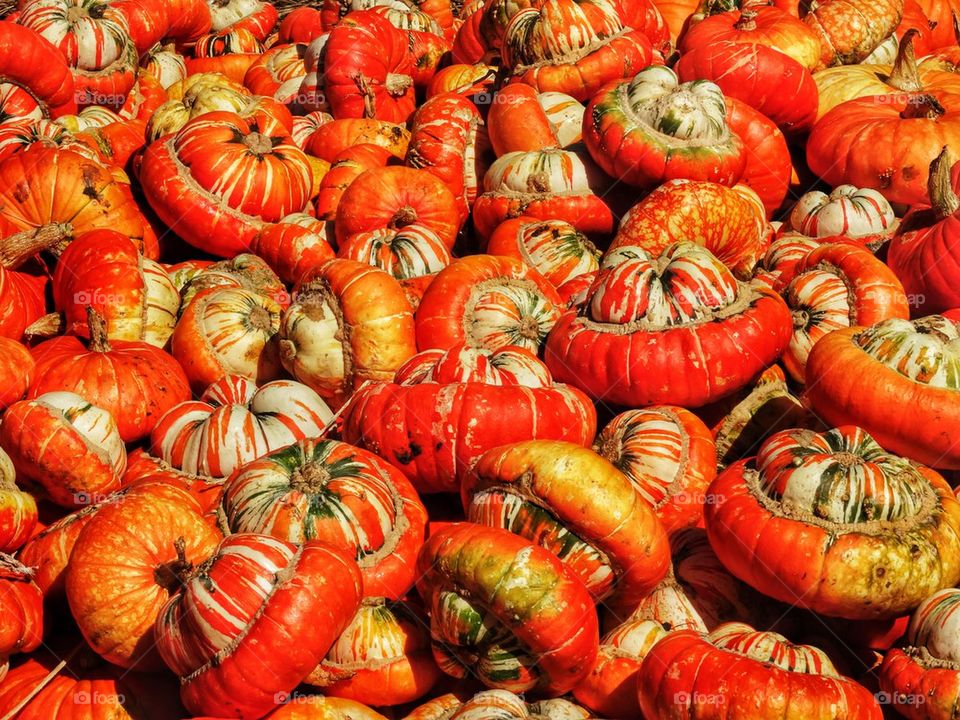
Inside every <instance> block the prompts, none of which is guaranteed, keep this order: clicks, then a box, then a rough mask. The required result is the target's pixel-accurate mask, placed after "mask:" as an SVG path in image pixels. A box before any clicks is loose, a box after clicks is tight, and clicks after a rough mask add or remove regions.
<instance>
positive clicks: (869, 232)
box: [788, 185, 900, 244]
mask: <svg viewBox="0 0 960 720" xmlns="http://www.w3.org/2000/svg"><path fill="white" fill-rule="evenodd" d="M788 224H789V227H790V228H792V229H793V230H795V231H796V232H798V233H800V234H802V235H806V236H807V237H811V238H825V239H826V238H830V237H833V236H835V235H842V236H844V237H848V238H857V239H862V242H863V243H864V244H869V243H872V242H877V241H882V240H883V239H885V238H887V237H889V236H890V235H892V234H893V233H894V232H895V231H896V229H897V227H898V226H899V224H900V221H899V220H898V219H897V216H896V214H895V213H894V212H893V208H892V207H890V203H889V202H887V199H886V198H885V197H883V195H881V194H880V193H879V192H877V191H876V190H871V189H870V188H858V187H856V186H854V185H838V186H837V187H835V188H834V189H833V190H831V191H830V194H827V193H824V192H820V191H819V190H811V191H810V192H807V193H804V194H803V196H801V198H800V199H799V200H797V204H796V205H794V206H793V210H791V211H790V216H789V218H788Z"/></svg>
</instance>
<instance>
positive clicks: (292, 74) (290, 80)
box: [243, 43, 307, 105]
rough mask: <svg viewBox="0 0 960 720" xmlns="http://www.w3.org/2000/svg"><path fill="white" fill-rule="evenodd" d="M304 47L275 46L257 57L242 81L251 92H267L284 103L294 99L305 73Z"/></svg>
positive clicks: (305, 47)
mask: <svg viewBox="0 0 960 720" xmlns="http://www.w3.org/2000/svg"><path fill="white" fill-rule="evenodd" d="M306 50H307V46H306V45H304V44H302V43H300V44H293V45H274V46H273V47H272V48H270V49H269V50H267V51H266V52H265V53H263V54H262V55H261V56H260V57H259V58H257V59H256V60H255V61H254V63H253V64H252V65H251V66H250V68H249V69H248V70H247V74H246V75H245V76H244V78H243V84H244V85H245V86H246V87H247V88H249V89H250V91H251V92H252V93H253V94H254V95H266V96H268V97H272V98H274V99H275V100H279V101H280V102H282V103H284V104H287V105H289V104H292V103H294V102H296V95H297V93H298V92H299V91H300V83H301V81H302V80H303V77H304V75H306V66H305V65H304V61H303V58H304V55H305V54H306Z"/></svg>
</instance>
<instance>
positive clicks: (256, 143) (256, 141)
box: [243, 132, 273, 157]
mask: <svg viewBox="0 0 960 720" xmlns="http://www.w3.org/2000/svg"><path fill="white" fill-rule="evenodd" d="M243 144H244V145H245V146H246V147H247V149H248V150H249V151H250V152H252V153H253V154H254V155H257V156H258V157H259V156H261V155H266V154H267V153H269V152H270V151H271V150H273V143H272V142H270V138H268V137H267V136H266V135H263V134H262V133H258V132H252V133H250V134H249V135H246V136H244V138H243Z"/></svg>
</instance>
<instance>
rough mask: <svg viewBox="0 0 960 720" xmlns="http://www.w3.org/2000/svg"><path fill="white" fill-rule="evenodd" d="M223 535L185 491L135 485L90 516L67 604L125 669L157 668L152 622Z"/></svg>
mask: <svg viewBox="0 0 960 720" xmlns="http://www.w3.org/2000/svg"><path fill="white" fill-rule="evenodd" d="M219 540H220V534H219V533H218V532H217V531H216V530H214V529H213V528H212V527H211V526H210V525H209V524H207V522H206V521H205V520H204V519H203V517H202V516H201V515H200V506H199V505H198V504H197V503H196V501H195V500H194V499H193V498H192V497H190V495H188V494H187V493H186V492H185V491H183V490H181V489H179V488H175V487H173V486H170V485H164V484H159V483H156V484H148V485H144V486H142V487H141V488H134V489H132V490H130V491H129V492H128V493H126V494H125V495H124V496H123V497H122V498H119V499H118V500H117V501H116V502H110V503H105V504H104V505H103V506H101V507H100V508H99V509H98V510H97V511H96V513H94V514H93V516H92V517H91V518H90V519H89V520H88V521H87V522H86V524H85V525H84V527H83V529H82V530H81V531H80V535H79V537H77V539H76V543H75V544H74V546H73V551H72V552H71V554H70V562H69V565H68V566H67V572H66V589H67V599H68V600H69V602H70V610H71V612H72V613H73V617H74V619H75V620H76V622H77V626H78V627H79V628H80V631H81V632H82V633H83V636H84V638H85V639H86V640H87V642H88V643H89V644H90V647H91V648H93V650H95V651H96V652H97V653H98V654H99V655H100V656H101V657H103V658H104V659H105V660H108V661H109V662H111V663H113V664H114V665H119V666H120V667H125V668H133V667H136V668H138V669H140V670H155V669H159V668H160V667H161V666H162V664H161V661H160V656H159V655H158V653H157V648H156V643H157V640H158V639H159V638H158V637H157V636H156V635H155V633H154V621H155V620H156V618H157V616H158V615H159V614H160V611H161V610H162V609H163V605H164V604H165V603H166V602H167V600H168V598H169V597H170V596H171V595H172V594H173V593H174V592H175V591H177V590H179V588H180V584H181V582H182V579H183V578H184V577H186V575H187V574H188V573H189V572H190V571H191V570H192V568H193V566H194V565H195V564H199V563H200V562H202V561H204V560H206V559H207V558H208V557H210V555H211V554H213V552H214V551H215V549H216V547H217V543H218V542H219Z"/></svg>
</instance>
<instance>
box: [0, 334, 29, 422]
mask: <svg viewBox="0 0 960 720" xmlns="http://www.w3.org/2000/svg"><path fill="white" fill-rule="evenodd" d="M33 366H34V362H33V356H32V355H31V354H30V351H29V350H27V348H25V347H24V346H23V345H21V344H20V343H19V342H17V341H16V340H11V339H10V338H6V337H2V336H0V367H2V370H0V412H3V411H4V410H6V409H7V408H8V407H9V406H10V405H12V404H13V403H15V402H16V401H17V400H19V399H20V398H22V397H23V396H24V395H26V394H27V388H29V387H30V382H31V379H32V377H33Z"/></svg>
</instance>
